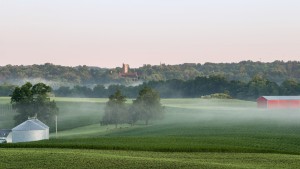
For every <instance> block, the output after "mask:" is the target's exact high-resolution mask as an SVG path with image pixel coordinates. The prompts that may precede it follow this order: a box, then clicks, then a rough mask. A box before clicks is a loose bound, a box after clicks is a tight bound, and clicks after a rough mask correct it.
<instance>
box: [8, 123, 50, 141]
mask: <svg viewBox="0 0 300 169" xmlns="http://www.w3.org/2000/svg"><path fill="white" fill-rule="evenodd" d="M45 139H49V127H48V126H46V125H45V124H44V123H42V122H41V121H39V120H37V119H29V120H27V121H25V122H23V123H22V124H20V125H18V126H16V127H15V128H13V129H12V142H13V143H18V142H30V141H38V140H45Z"/></svg>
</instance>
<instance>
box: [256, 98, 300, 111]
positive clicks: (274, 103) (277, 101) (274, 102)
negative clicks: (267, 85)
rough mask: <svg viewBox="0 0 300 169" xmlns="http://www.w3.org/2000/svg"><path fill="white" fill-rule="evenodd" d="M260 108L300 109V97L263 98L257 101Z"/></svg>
mask: <svg viewBox="0 0 300 169" xmlns="http://www.w3.org/2000/svg"><path fill="white" fill-rule="evenodd" d="M257 107H259V108H268V109H272V108H300V96H261V97H259V98H258V99H257Z"/></svg>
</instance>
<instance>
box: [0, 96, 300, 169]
mask: <svg viewBox="0 0 300 169" xmlns="http://www.w3.org/2000/svg"><path fill="white" fill-rule="evenodd" d="M53 99H54V100H56V102H57V104H58V106H59V109H60V114H59V116H58V117H59V118H58V119H59V121H58V125H59V133H58V135H57V138H56V135H55V133H51V135H50V136H51V139H50V140H46V141H39V142H33V143H20V144H2V145H0V147H2V148H1V149H0V159H1V160H0V168H9V167H10V168H18V167H17V166H20V165H22V166H24V167H23V168H26V167H27V168H56V167H59V168H64V166H65V164H66V163H68V164H70V165H68V166H66V167H67V168H70V167H71V168H298V166H300V160H299V158H300V142H299V140H300V110H298V109H291V110H285V109H281V110H262V109H257V108H256V103H255V102H248V101H240V100H216V99H212V100H206V99H163V100H162V103H163V105H164V106H165V110H166V113H165V115H164V118H163V119H161V120H157V121H151V123H150V125H148V126H146V125H144V123H143V122H139V123H138V124H137V125H135V126H130V125H126V124H123V125H120V126H119V127H118V128H115V127H114V126H100V125H99V121H100V119H101V117H102V116H103V108H104V106H105V102H106V101H107V99H79V98H53ZM8 102H9V99H8V98H0V104H7V103H8ZM130 102H131V100H128V103H130ZM13 113H14V112H13ZM13 113H12V114H8V113H4V114H2V115H1V114H0V128H10V127H12V125H13V119H12V117H13ZM3 122H5V123H3ZM29 154H30V155H29ZM21 156H26V158H24V159H22V160H18V161H14V158H17V157H20V158H21ZM2 159H3V160H2ZM31 160H32V161H34V162H35V163H34V162H29V161H31ZM10 161H14V162H10ZM54 161H56V162H57V163H56V164H54ZM11 163H14V165H9V167H7V165H8V164H11ZM43 166H44V167H43Z"/></svg>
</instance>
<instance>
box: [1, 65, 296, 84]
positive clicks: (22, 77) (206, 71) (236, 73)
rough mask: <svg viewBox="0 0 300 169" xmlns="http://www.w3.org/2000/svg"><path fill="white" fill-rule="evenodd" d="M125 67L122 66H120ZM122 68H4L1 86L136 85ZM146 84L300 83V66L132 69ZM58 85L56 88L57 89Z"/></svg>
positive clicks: (11, 66)
mask: <svg viewBox="0 0 300 169" xmlns="http://www.w3.org/2000/svg"><path fill="white" fill-rule="evenodd" d="M120 66H121V64H120ZM121 71H122V69H121V68H120V67H116V68H112V69H108V68H99V67H90V66H77V67H68V66H60V65H53V64H51V63H46V64H44V65H29V66H23V65H21V66H13V65H6V66H0V82H2V83H3V82H7V83H11V84H16V85H21V84H24V83H26V82H27V81H31V82H33V80H35V83H39V82H43V83H45V84H47V85H50V86H51V87H53V88H56V87H57V86H62V85H72V84H75V85H83V86H86V85H88V86H89V85H94V84H111V83H120V84H128V83H132V81H130V79H126V78H120V77H119V72H121ZM129 71H134V72H137V73H138V74H139V78H140V79H141V80H142V81H146V82H148V81H161V80H162V81H167V80H171V79H180V80H191V79H195V78H196V77H199V76H214V75H222V76H224V77H225V78H226V79H229V80H239V81H243V82H248V81H250V80H251V79H252V77H253V76H254V75H257V74H259V75H263V76H264V77H266V78H267V79H269V80H270V81H272V82H276V83H282V82H283V81H284V80H285V79H289V78H293V79H295V80H296V81H298V82H300V62H298V61H289V62H283V61H274V62H271V63H263V62H253V61H242V62H239V63H205V64H199V63H198V64H196V63H185V64H179V65H165V64H161V65H147V64H145V65H144V66H142V67H139V68H136V69H131V70H129ZM54 85H55V86H54Z"/></svg>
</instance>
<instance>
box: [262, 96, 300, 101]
mask: <svg viewBox="0 0 300 169" xmlns="http://www.w3.org/2000/svg"><path fill="white" fill-rule="evenodd" d="M262 97H263V98H265V99H267V100H300V96H262Z"/></svg>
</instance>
